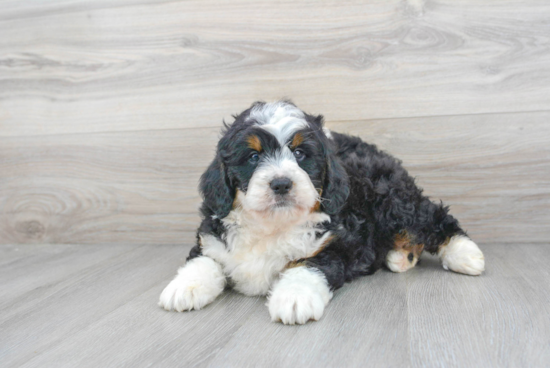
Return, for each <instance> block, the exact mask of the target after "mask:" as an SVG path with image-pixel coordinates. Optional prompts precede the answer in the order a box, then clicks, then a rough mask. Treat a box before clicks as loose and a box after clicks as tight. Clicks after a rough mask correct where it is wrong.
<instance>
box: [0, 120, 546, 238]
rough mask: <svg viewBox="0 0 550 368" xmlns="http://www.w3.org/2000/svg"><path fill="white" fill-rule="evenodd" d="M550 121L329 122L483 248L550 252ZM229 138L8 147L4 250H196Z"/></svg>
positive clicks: (166, 136) (205, 135) (126, 138)
mask: <svg viewBox="0 0 550 368" xmlns="http://www.w3.org/2000/svg"><path fill="white" fill-rule="evenodd" d="M549 120H550V113H547V112H540V113H518V114H489V115H468V116H458V117H456V116H455V117H453V116H451V117H425V118H414V119H412V118H411V119H385V120H368V121H351V122H338V123H331V122H328V123H327V126H329V127H330V128H331V129H333V130H335V131H340V132H344V133H350V134H354V135H359V136H361V137H362V138H364V139H365V140H367V141H369V142H371V143H375V144H377V145H378V146H379V148H381V149H383V150H386V151H388V152H390V153H392V154H394V155H395V156H397V157H399V158H400V159H402V160H403V162H404V166H405V167H406V168H407V169H408V170H409V172H410V173H411V175H413V176H415V177H417V182H418V184H419V185H420V186H421V187H423V188H424V189H425V193H426V194H428V195H429V196H431V197H432V199H433V200H437V201H438V200H440V199H441V200H443V201H444V202H445V203H446V204H449V205H451V211H452V213H453V214H454V215H455V216H456V217H457V218H458V219H459V220H460V221H461V223H462V224H463V226H464V228H465V229H466V230H468V231H469V233H470V235H471V236H472V237H473V238H474V239H476V240H478V241H481V242H498V243H513V242H518V241H526V240H529V241H530V242H546V241H547V239H548V236H549V232H548V231H549V230H548V227H547V226H546V225H547V224H548V223H549V221H550V213H549V211H548V208H549V207H550V186H549V185H548V183H549V179H548V175H549V173H550V147H549V146H548V142H550V125H548V121H549ZM218 138H219V128H208V129H205V128H203V129H176V130H159V131H150V132H116V133H97V134H74V135H70V134H68V135H52V136H47V137H43V136H34V137H19V138H16V137H10V138H1V139H0V157H1V158H2V159H1V160H0V181H1V182H2V183H3V185H2V186H0V243H3V244H8V243H43V242H47V243H88V244H92V243H97V242H103V243H119V242H122V243H134V244H175V243H186V244H189V243H191V242H193V238H194V235H193V232H194V231H195V228H196V226H197V225H198V223H199V216H198V211H197V209H198V206H199V204H200V197H199V195H198V189H197V183H198V179H199V177H200V175H201V173H202V172H203V170H204V169H205V168H206V166H207V165H208V163H209V162H210V160H211V159H212V157H213V155H214V150H215V145H216V142H217V140H218Z"/></svg>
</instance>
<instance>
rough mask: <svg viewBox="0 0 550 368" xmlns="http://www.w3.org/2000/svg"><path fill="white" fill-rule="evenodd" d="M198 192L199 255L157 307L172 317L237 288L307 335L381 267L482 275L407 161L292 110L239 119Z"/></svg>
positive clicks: (470, 247)
mask: <svg viewBox="0 0 550 368" xmlns="http://www.w3.org/2000/svg"><path fill="white" fill-rule="evenodd" d="M200 191H201V193H202V195H203V197H204V201H203V203H202V206H201V210H200V211H201V213H202V223H201V225H200V227H199V229H198V231H197V244H196V245H195V246H194V248H192V249H191V252H190V254H189V257H188V258H187V263H186V264H185V265H184V266H183V267H181V268H180V269H179V270H178V274H177V276H176V277H175V278H174V280H172V282H170V284H168V286H167V287H166V288H165V289H164V291H163V292H162V294H161V296H160V302H159V305H160V306H161V307H163V308H164V309H166V310H176V311H178V312H181V311H184V310H192V309H201V308H203V307H204V306H206V305H207V304H209V303H211V302H212V301H213V300H214V299H215V298H216V297H217V296H218V295H220V293H221V292H222V291H223V290H224V288H225V286H226V285H230V286H232V287H233V288H234V289H236V290H238V291H240V292H241V293H243V294H246V295H268V302H267V306H268V308H269V313H270V315H271V319H272V320H273V321H281V322H282V323H285V324H296V323H297V324H303V323H306V322H308V321H309V320H319V318H321V316H322V315H323V312H324V309H325V307H326V305H327V304H328V302H329V301H330V299H331V298H332V293H333V291H334V290H336V289H338V288H340V287H342V285H344V283H345V282H349V281H351V280H353V279H354V278H356V277H359V276H363V275H369V274H372V273H374V272H375V271H376V270H377V269H379V268H380V267H381V266H382V265H383V264H385V265H386V266H387V267H388V268H389V269H390V270H391V271H394V272H404V271H407V270H409V269H411V268H412V267H414V266H415V265H416V263H417V262H418V258H419V257H420V254H421V253H422V251H423V250H427V251H428V252H430V253H432V254H434V253H437V255H438V256H439V258H440V259H441V263H442V265H443V268H445V269H450V270H452V271H455V272H459V273H463V274H467V275H479V274H481V272H482V271H483V270H484V266H485V261H484V258H483V254H482V253H481V251H480V250H479V248H478V246H477V245H476V244H475V243H474V242H473V241H472V240H470V238H469V237H468V236H467V235H466V232H465V231H464V230H462V228H461V227H460V225H459V223H458V221H457V220H456V219H455V218H454V217H453V216H451V215H449V213H448V208H447V207H444V206H443V204H441V203H433V202H432V201H430V200H429V199H428V198H427V197H425V196H423V195H422V189H420V188H418V187H417V186H416V184H415V180H414V179H413V178H412V177H411V176H409V174H408V173H407V171H406V170H405V169H404V168H403V167H402V166H401V162H400V161H398V160H396V159H395V158H393V157H392V156H390V155H389V154H387V153H385V152H382V151H379V150H378V149H377V148H376V146H374V145H371V144H368V143H365V142H363V141H362V140H361V139H360V138H357V137H351V136H348V135H345V134H339V133H336V132H331V131H329V130H328V129H326V128H323V117H322V116H315V115H309V114H307V113H305V112H303V111H301V110H300V109H298V108H297V107H296V106H295V105H294V104H293V103H292V102H290V101H279V102H275V103H264V102H256V103H254V104H253V105H252V106H251V107H250V108H249V109H247V110H245V111H244V112H242V113H241V114H240V115H238V116H235V121H234V123H232V124H231V125H226V126H225V129H224V131H223V137H222V138H221V140H220V141H219V143H218V148H217V152H216V157H215V158H214V160H213V161H212V163H211V164H210V166H209V167H208V169H207V170H206V172H205V173H204V174H203V175H202V177H201V180H200Z"/></svg>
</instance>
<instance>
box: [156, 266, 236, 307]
mask: <svg viewBox="0 0 550 368" xmlns="http://www.w3.org/2000/svg"><path fill="white" fill-rule="evenodd" d="M225 282H226V280H225V276H224V275H223V271H222V268H221V266H220V265H219V264H218V263H216V262H215V261H214V260H212V259H211V258H208V257H197V258H194V259H192V260H190V261H189V262H187V264H186V265H185V266H184V267H182V268H180V269H179V270H178V275H177V276H176V278H174V280H172V281H171V282H170V283H169V284H168V286H166V288H164V290H163V291H162V293H161V294H160V300H159V306H161V307H163V308H164V309H166V310H176V311H178V312H182V311H184V310H192V309H196V310H198V309H201V308H202V307H204V306H205V305H207V304H210V303H211V302H212V301H214V299H216V297H217V296H218V295H220V294H221V292H222V291H223V288H224V287H225Z"/></svg>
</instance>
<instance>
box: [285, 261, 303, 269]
mask: <svg viewBox="0 0 550 368" xmlns="http://www.w3.org/2000/svg"><path fill="white" fill-rule="evenodd" d="M305 265H306V263H305V261H290V262H288V263H287V264H286V266H285V268H286V269H289V268H295V267H305Z"/></svg>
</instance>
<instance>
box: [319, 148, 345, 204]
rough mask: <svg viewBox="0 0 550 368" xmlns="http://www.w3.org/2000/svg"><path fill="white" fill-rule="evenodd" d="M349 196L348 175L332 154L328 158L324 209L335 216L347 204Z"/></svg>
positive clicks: (323, 201)
mask: <svg viewBox="0 0 550 368" xmlns="http://www.w3.org/2000/svg"><path fill="white" fill-rule="evenodd" d="M348 196H349V184H348V174H347V173H346V171H345V170H344V168H343V167H342V165H341V164H340V162H339V161H338V159H337V158H336V156H335V155H334V154H333V153H332V152H330V153H329V154H328V156H327V167H326V173H325V182H324V185H323V193H322V195H321V198H322V200H321V204H322V209H323V211H324V212H326V213H327V214H329V215H335V214H337V213H338V212H340V210H341V209H342V207H344V204H345V203H346V200H347V199H348Z"/></svg>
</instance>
